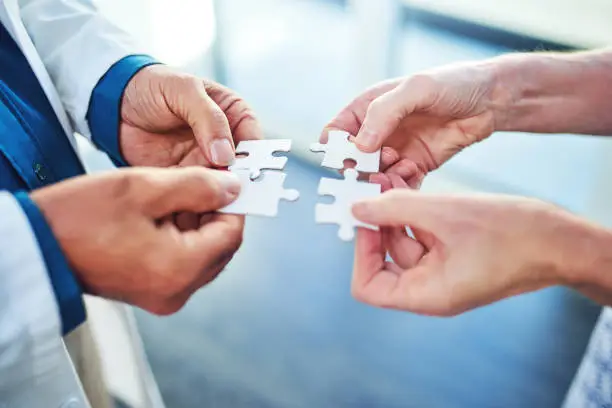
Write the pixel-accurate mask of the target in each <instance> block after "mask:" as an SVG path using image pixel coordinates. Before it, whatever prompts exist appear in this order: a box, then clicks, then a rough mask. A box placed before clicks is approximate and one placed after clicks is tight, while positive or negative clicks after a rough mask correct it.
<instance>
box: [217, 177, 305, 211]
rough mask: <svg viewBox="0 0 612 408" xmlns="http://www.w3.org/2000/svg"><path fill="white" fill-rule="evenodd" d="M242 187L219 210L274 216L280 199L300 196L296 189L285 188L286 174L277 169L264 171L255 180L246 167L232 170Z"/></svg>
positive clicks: (290, 199)
mask: <svg viewBox="0 0 612 408" xmlns="http://www.w3.org/2000/svg"><path fill="white" fill-rule="evenodd" d="M232 172H233V173H235V174H236V175H237V176H238V178H239V179H240V184H241V186H242V189H241V191H240V195H239V196H238V198H237V199H236V201H234V202H233V203H231V204H230V205H228V206H226V207H224V208H222V209H220V210H219V212H222V213H226V214H243V215H260V216H264V217H275V216H276V215H277V214H278V202H279V201H280V200H287V201H295V200H297V199H298V198H299V197H300V193H299V192H298V191H297V190H285V189H284V188H283V183H284V182H285V178H286V177H287V175H286V174H285V173H282V172H277V171H264V172H262V174H261V177H260V178H258V179H257V180H252V179H251V172H250V170H248V169H242V170H233V171H232Z"/></svg>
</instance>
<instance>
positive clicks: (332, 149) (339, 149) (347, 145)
mask: <svg viewBox="0 0 612 408" xmlns="http://www.w3.org/2000/svg"><path fill="white" fill-rule="evenodd" d="M348 138H349V134H348V133H346V132H343V131H338V130H332V131H330V132H329V135H328V140H327V144H321V143H313V144H312V145H311V146H310V150H311V151H313V152H325V157H324V158H323V162H322V163H321V165H322V166H324V167H329V168H331V169H337V170H341V169H343V168H344V161H345V160H349V159H350V160H354V161H355V163H356V165H355V169H356V170H357V171H363V172H366V173H377V172H378V169H379V168H380V150H377V151H376V152H374V153H364V152H362V151H361V150H359V149H358V148H357V146H356V145H355V143H353V142H351V141H349V140H348Z"/></svg>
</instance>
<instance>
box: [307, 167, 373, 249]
mask: <svg viewBox="0 0 612 408" xmlns="http://www.w3.org/2000/svg"><path fill="white" fill-rule="evenodd" d="M358 175H359V173H358V172H357V171H356V170H354V169H347V170H345V171H344V180H336V179H330V178H322V179H321V182H320V184H319V195H329V196H333V197H335V201H334V203H333V204H321V203H319V204H317V206H316V208H315V221H316V222H317V223H319V224H338V225H340V230H339V231H338V236H339V237H340V239H342V240H344V241H350V240H352V239H353V238H354V237H355V227H363V228H369V229H372V230H378V227H377V226H374V225H370V224H366V223H363V222H361V221H359V220H357V219H356V218H355V217H353V213H352V212H351V207H352V205H353V203H355V202H356V201H359V200H362V199H364V198H371V197H376V196H378V195H379V194H380V193H381V186H380V185H379V184H373V183H366V182H361V181H357V177H358Z"/></svg>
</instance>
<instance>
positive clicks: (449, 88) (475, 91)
mask: <svg viewBox="0 0 612 408" xmlns="http://www.w3.org/2000/svg"><path fill="white" fill-rule="evenodd" d="M502 95H503V90H502V91H500V90H499V89H498V87H497V86H496V83H495V75H494V70H493V68H492V65H491V64H487V63H479V64H464V65H456V66H450V67H446V68H443V69H438V70H432V71H429V72H425V73H422V74H418V75H415V76H412V77H408V78H401V79H395V80H391V81H387V82H383V83H381V84H378V85H376V86H374V87H373V88H371V89H369V90H367V91H366V92H364V93H363V94H361V95H360V96H358V97H357V98H356V99H355V100H353V101H352V102H351V103H350V104H349V105H348V106H347V107H345V108H344V109H343V110H342V111H341V112H340V113H339V114H338V115H337V116H336V117H335V118H334V119H333V120H332V121H331V122H330V123H329V124H328V125H327V126H326V129H339V130H344V131H346V132H348V133H350V134H351V135H356V137H355V139H354V141H355V143H356V144H357V145H358V147H359V148H360V149H361V150H363V151H366V152H369V151H374V150H376V149H379V148H381V147H383V151H382V158H381V160H382V163H381V171H386V172H387V173H393V174H398V175H400V176H401V177H402V178H403V179H404V180H405V181H407V182H408V183H409V184H410V185H413V186H418V185H419V184H420V182H421V180H422V179H423V177H424V176H425V174H427V173H428V172H429V171H432V170H434V169H436V168H438V167H439V166H440V165H441V164H442V163H444V162H445V161H446V160H448V159H449V158H451V157H452V156H453V155H454V154H456V153H457V152H459V151H460V150H461V149H463V148H464V147H466V146H469V145H471V144H473V143H475V142H478V141H480V140H482V139H484V138H486V137H487V136H489V135H490V134H491V133H492V132H493V131H494V129H495V122H496V115H497V114H498V113H497V108H498V104H500V103H501V102H499V100H500V99H502ZM326 133H327V132H326V131H324V133H323V135H322V136H321V139H322V142H325V139H326Z"/></svg>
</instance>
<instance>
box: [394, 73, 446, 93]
mask: <svg viewBox="0 0 612 408" xmlns="http://www.w3.org/2000/svg"><path fill="white" fill-rule="evenodd" d="M436 85H437V81H436V79H435V78H434V77H433V76H431V75H430V74H426V73H420V74H415V75H413V76H411V77H410V78H408V79H407V80H406V81H404V83H403V84H402V85H401V87H402V89H406V90H411V91H417V92H427V91H432V90H433V89H434V88H435V87H436Z"/></svg>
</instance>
